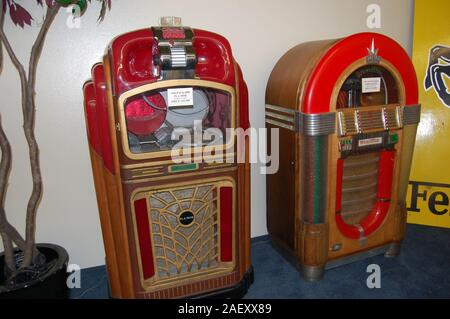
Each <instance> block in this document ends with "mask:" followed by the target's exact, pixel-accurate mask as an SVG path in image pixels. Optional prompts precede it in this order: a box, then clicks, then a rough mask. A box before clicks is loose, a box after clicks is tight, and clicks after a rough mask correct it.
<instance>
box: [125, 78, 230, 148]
mask: <svg viewBox="0 0 450 319" xmlns="http://www.w3.org/2000/svg"><path fill="white" fill-rule="evenodd" d="M232 102H233V101H232V96H231V94H230V93H229V92H227V91H225V90H220V89H216V88H209V87H201V86H194V87H192V86H189V87H187V86H186V87H172V88H162V89H156V90H149V91H145V92H142V93H140V94H137V95H134V96H132V97H129V98H128V99H126V100H125V102H124V108H123V109H124V112H125V120H126V126H127V133H126V134H127V137H128V144H129V148H130V151H131V153H134V154H139V153H149V152H159V151H170V150H172V148H174V147H175V146H176V145H177V146H182V147H203V146H206V145H211V144H214V145H217V144H225V139H226V136H227V135H226V133H227V131H226V129H227V128H231V127H232V123H233V120H232V115H233V114H232Z"/></svg>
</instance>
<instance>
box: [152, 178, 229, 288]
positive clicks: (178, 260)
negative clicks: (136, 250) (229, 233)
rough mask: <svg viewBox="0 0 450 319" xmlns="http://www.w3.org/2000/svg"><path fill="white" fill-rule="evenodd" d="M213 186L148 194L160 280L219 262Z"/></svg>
mask: <svg viewBox="0 0 450 319" xmlns="http://www.w3.org/2000/svg"><path fill="white" fill-rule="evenodd" d="M217 194H218V192H217V187H216V185H214V184H208V185H201V186H198V185H194V186H189V187H186V188H182V189H175V190H163V191H156V192H154V193H152V194H151V195H150V198H149V204H150V222H151V230H152V232H151V233H152V243H153V247H154V253H155V260H156V265H155V270H156V274H157V275H158V277H159V278H160V279H163V278H170V277H172V276H177V275H182V274H188V273H195V272H200V271H202V270H211V268H215V267H217V266H218V264H219V227H220V226H219V212H218V207H219V206H218V198H217Z"/></svg>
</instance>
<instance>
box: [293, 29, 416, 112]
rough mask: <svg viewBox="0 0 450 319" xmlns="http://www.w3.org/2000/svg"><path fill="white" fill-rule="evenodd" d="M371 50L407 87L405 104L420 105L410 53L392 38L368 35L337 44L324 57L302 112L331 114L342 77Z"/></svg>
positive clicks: (317, 66) (343, 40)
mask: <svg viewBox="0 0 450 319" xmlns="http://www.w3.org/2000/svg"><path fill="white" fill-rule="evenodd" d="M372 45H373V47H372ZM372 49H374V50H377V55H378V56H379V57H380V58H381V60H384V61H388V62H389V63H390V64H392V65H393V66H394V67H395V68H396V69H397V70H398V72H399V74H400V76H401V78H402V81H403V84H404V86H405V95H406V105H413V104H417V103H418V86H417V77H416V72H415V70H414V66H413V64H412V62H411V59H410V57H409V56H408V54H407V53H406V52H405V50H404V49H403V48H402V47H401V46H400V45H399V44H398V43H397V42H395V41H394V40H393V39H391V38H389V37H387V36H384V35H381V34H378V33H370V32H365V33H358V34H355V35H352V36H349V37H347V38H344V39H341V40H339V41H337V42H336V43H335V44H333V45H332V46H331V47H330V48H329V49H328V50H327V52H326V53H325V54H324V55H323V56H322V57H321V59H320V60H319V62H318V63H317V64H316V67H315V69H314V70H313V72H312V74H311V76H310V78H309V81H308V83H307V86H306V91H305V94H304V99H303V104H302V105H301V109H302V112H304V113H308V114H315V113H326V112H330V101H331V96H332V94H333V90H334V87H335V86H336V82H337V81H338V79H339V77H340V76H341V75H342V73H343V72H344V71H345V70H346V69H347V68H348V67H349V66H350V65H351V64H352V63H354V62H355V61H357V60H360V59H363V58H366V57H367V56H368V54H369V51H370V50H372Z"/></svg>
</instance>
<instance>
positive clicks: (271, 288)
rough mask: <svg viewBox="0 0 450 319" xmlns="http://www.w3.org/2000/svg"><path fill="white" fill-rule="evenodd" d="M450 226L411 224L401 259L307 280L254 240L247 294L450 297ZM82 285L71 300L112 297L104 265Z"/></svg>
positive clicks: (85, 273)
mask: <svg viewBox="0 0 450 319" xmlns="http://www.w3.org/2000/svg"><path fill="white" fill-rule="evenodd" d="M449 243H450V229H444V228H433V227H424V226H419V225H408V228H407V233H406V238H405V240H404V242H403V245H402V252H401V254H400V256H399V257H397V258H384V256H382V255H380V256H376V257H371V258H368V259H365V260H363V261H358V262H354V263H352V264H348V265H345V266H342V267H338V268H334V269H330V270H328V271H327V272H326V274H325V277H324V278H323V280H321V281H319V282H315V283H308V282H305V281H303V280H302V279H301V278H300V276H299V274H298V272H297V271H296V269H295V268H294V267H293V266H292V265H291V264H290V263H288V262H287V261H286V260H285V259H283V257H281V255H280V254H279V253H278V252H277V251H276V250H274V248H273V247H272V245H271V243H270V239H269V238H268V237H262V238H257V239H255V240H253V241H252V264H253V267H254V270H255V282H254V284H253V285H252V287H251V288H250V290H249V292H248V294H247V295H246V296H245V298H255V299H257V298H263V299H264V298H274V299H275V298H288V299H291V298H305V299H306V298H308V299H309V298H320V299H322V298H328V299H329V298H364V299H367V298H450V276H449V270H450V244H449ZM370 264H378V265H379V266H380V267H381V288H380V289H369V288H367V285H366V280H367V277H368V276H369V275H370V274H369V273H367V272H366V270H367V266H368V265H370ZM81 278H82V279H81V280H82V281H81V282H82V285H83V288H81V289H72V292H71V298H73V299H91V298H92V299H105V298H108V288H107V276H106V270H105V267H104V266H100V267H94V268H89V269H84V270H82V272H81Z"/></svg>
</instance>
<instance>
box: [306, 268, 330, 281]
mask: <svg viewBox="0 0 450 319" xmlns="http://www.w3.org/2000/svg"><path fill="white" fill-rule="evenodd" d="M300 275H301V276H302V278H303V279H305V280H306V281H310V282H314V281H319V280H321V279H322V278H323V276H324V275H325V266H307V265H300Z"/></svg>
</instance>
